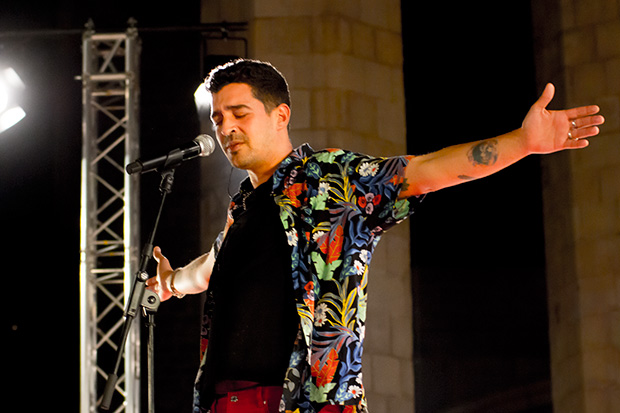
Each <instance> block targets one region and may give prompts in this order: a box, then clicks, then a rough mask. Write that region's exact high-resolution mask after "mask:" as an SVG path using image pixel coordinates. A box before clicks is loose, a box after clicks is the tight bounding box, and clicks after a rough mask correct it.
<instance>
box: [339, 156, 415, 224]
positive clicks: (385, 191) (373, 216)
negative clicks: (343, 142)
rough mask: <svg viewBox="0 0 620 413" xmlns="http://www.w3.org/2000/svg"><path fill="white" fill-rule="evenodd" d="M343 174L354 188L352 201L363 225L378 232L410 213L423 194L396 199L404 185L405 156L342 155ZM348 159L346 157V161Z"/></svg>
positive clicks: (407, 160) (398, 221) (406, 160)
mask: <svg viewBox="0 0 620 413" xmlns="http://www.w3.org/2000/svg"><path fill="white" fill-rule="evenodd" d="M343 158H344V160H345V161H346V164H347V169H346V174H347V176H348V178H349V179H350V181H351V185H352V187H353V188H354V196H355V198H354V201H355V203H356V206H357V207H358V208H359V209H360V212H362V214H364V215H366V219H365V222H366V225H367V226H368V227H369V229H370V230H372V231H373V232H374V233H375V234H381V233H382V232H384V231H386V230H388V229H389V228H391V227H393V226H394V225H396V224H398V223H400V222H402V221H403V220H405V219H406V218H407V217H409V216H410V215H412V214H413V213H414V211H415V209H416V207H417V206H418V204H419V203H420V202H421V201H422V199H423V198H424V197H423V196H419V197H418V196H414V197H410V198H405V199H399V194H400V192H401V191H402V190H403V189H404V187H405V185H406V180H405V168H406V167H407V164H408V163H409V158H408V157H406V156H396V157H386V158H377V157H371V156H367V155H360V154H348V155H347V154H345V155H344V156H343ZM349 159H350V160H349Z"/></svg>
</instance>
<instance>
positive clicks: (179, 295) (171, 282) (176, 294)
mask: <svg viewBox="0 0 620 413" xmlns="http://www.w3.org/2000/svg"><path fill="white" fill-rule="evenodd" d="M179 270H180V269H176V270H174V271H172V274H170V277H169V278H168V280H169V282H168V285H169V290H170V292H171V293H172V296H173V297H176V298H183V297H185V294H183V293H181V292H179V291H178V290H177V289H176V288H175V286H174V279H175V278H176V276H177V274H178V273H179Z"/></svg>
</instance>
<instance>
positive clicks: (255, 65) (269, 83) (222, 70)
mask: <svg viewBox="0 0 620 413" xmlns="http://www.w3.org/2000/svg"><path fill="white" fill-rule="evenodd" d="M231 83H245V84H248V85H249V86H250V87H251V88H252V94H253V95H254V97H255V98H256V99H258V100H260V101H261V102H262V103H263V105H265V110H266V111H267V112H271V111H272V110H273V109H275V108H276V107H277V106H279V105H281V104H282V103H286V104H287V105H288V106H289V107H290V106H291V97H290V92H289V88H288V84H287V83H286V79H285V78H284V76H283V75H282V73H280V72H279V71H278V70H277V69H276V68H275V67H273V65H272V64H271V63H267V62H262V61H259V60H252V59H237V60H233V61H231V62H228V63H225V64H223V65H220V66H218V67H216V68H215V69H213V70H212V71H211V73H209V76H207V79H206V80H205V87H206V88H207V90H208V91H209V92H210V93H212V94H213V93H217V92H219V91H220V90H221V89H222V88H223V87H224V86H226V85H229V84H231Z"/></svg>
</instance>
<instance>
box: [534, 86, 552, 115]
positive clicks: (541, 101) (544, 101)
mask: <svg viewBox="0 0 620 413" xmlns="http://www.w3.org/2000/svg"><path fill="white" fill-rule="evenodd" d="M554 95H555V86H553V83H547V86H545V90H543V92H542V94H541V95H540V97H539V98H538V100H537V101H536V103H535V105H536V106H539V107H540V108H541V109H545V108H546V107H547V105H549V103H551V100H552V99H553V96H554Z"/></svg>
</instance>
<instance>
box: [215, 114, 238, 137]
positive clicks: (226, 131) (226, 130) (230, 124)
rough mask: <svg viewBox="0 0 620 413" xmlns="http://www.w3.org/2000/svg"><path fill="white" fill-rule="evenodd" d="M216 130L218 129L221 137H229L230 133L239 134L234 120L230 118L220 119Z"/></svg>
mask: <svg viewBox="0 0 620 413" xmlns="http://www.w3.org/2000/svg"><path fill="white" fill-rule="evenodd" d="M218 129H219V131H218V132H219V133H220V134H221V135H222V136H229V135H230V134H232V133H236V132H239V129H238V126H237V123H236V122H235V119H234V118H232V117H226V116H225V117H224V118H223V119H222V122H221V123H220V125H219V128H218Z"/></svg>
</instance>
